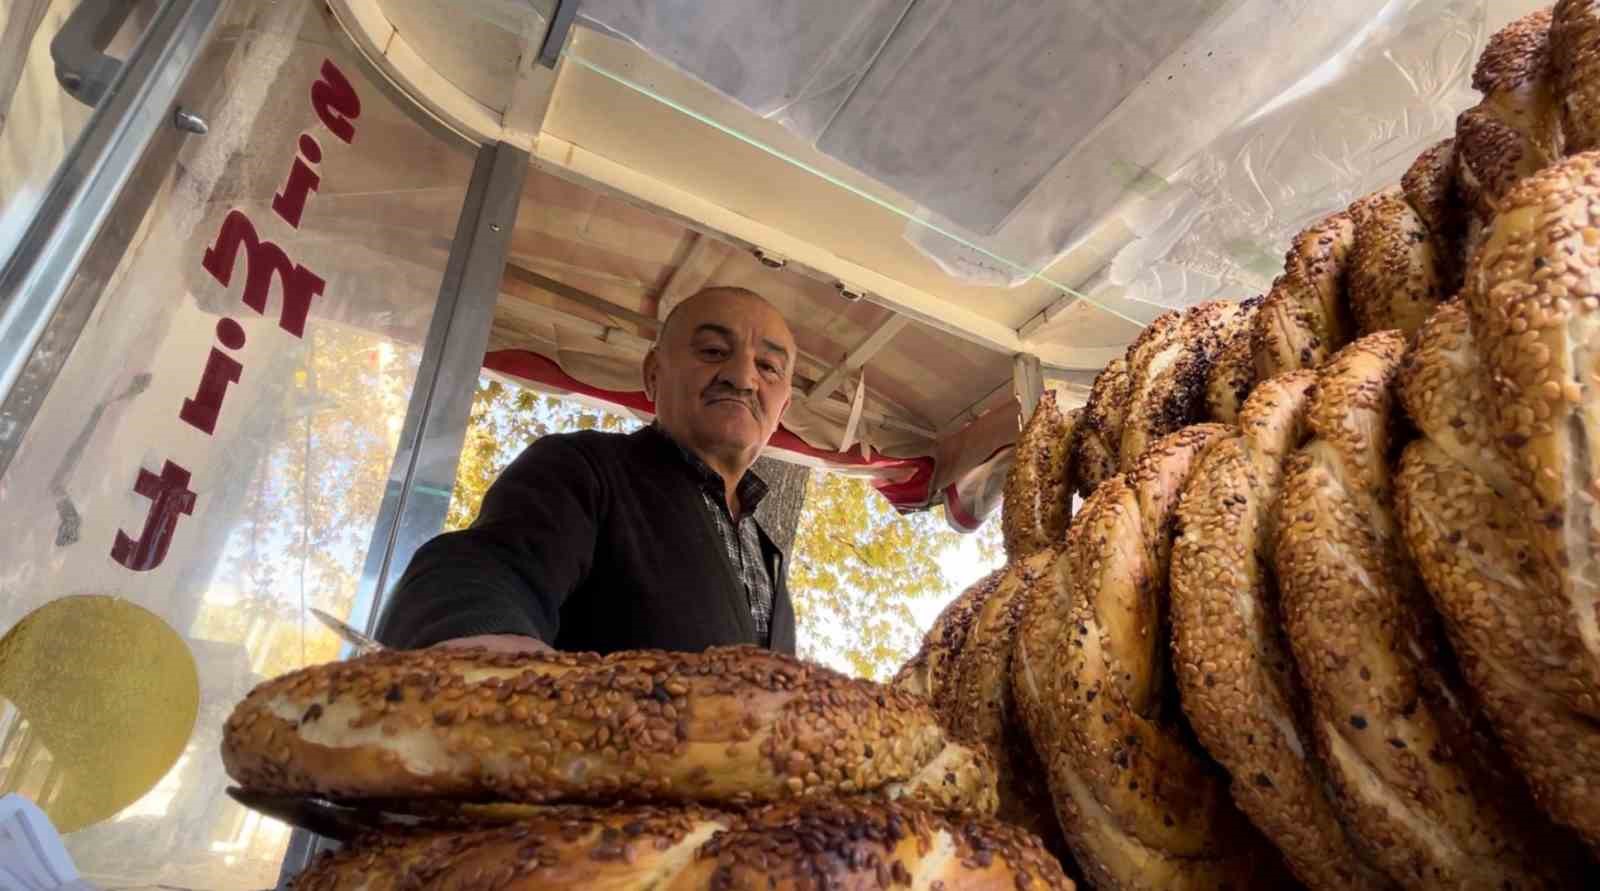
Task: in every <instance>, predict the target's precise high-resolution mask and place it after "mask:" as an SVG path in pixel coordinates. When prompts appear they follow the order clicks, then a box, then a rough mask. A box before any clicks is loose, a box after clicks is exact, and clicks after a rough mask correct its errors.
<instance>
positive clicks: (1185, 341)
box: [1117, 300, 1250, 471]
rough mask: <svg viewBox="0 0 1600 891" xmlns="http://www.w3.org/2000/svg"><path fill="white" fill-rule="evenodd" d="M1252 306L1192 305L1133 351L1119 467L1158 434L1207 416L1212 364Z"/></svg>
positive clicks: (1127, 466)
mask: <svg viewBox="0 0 1600 891" xmlns="http://www.w3.org/2000/svg"><path fill="white" fill-rule="evenodd" d="M1249 311H1250V309H1249V308H1247V307H1245V306H1244V305H1243V304H1240V303H1234V302H1229V301H1221V300H1218V301H1212V302H1210V303H1202V304H1200V305H1198V306H1192V307H1190V308H1189V309H1186V310H1184V311H1183V313H1182V314H1181V315H1180V316H1179V317H1178V321H1177V325H1176V326H1175V327H1174V328H1173V329H1172V331H1171V334H1170V336H1166V337H1152V338H1150V339H1149V340H1148V341H1144V342H1143V343H1141V344H1136V345H1135V347H1134V348H1133V349H1132V350H1130V351H1129V353H1128V378H1129V380H1130V381H1131V385H1130V387H1129V392H1128V411H1127V417H1126V418H1124V419H1123V422H1122V445H1121V446H1120V447H1119V448H1118V450H1117V457H1118V459H1119V462H1118V469H1119V470H1122V471H1128V470H1132V469H1133V464H1134V462H1135V461H1137V460H1138V459H1139V456H1140V455H1143V454H1144V453H1145V450H1146V449H1148V448H1149V447H1150V446H1151V445H1153V444H1154V443H1155V441H1156V440H1158V439H1160V438H1161V437H1163V436H1166V435H1167V434H1169V433H1175V432H1177V431H1178V430H1179V429H1180V428H1182V427H1186V426H1188V425H1189V424H1192V423H1194V422H1196V421H1199V420H1200V419H1201V418H1203V417H1204V416H1205V413H1206V378H1207V377H1208V376H1209V375H1210V374H1211V365H1212V363H1213V362H1215V361H1216V358H1217V353H1219V352H1221V350H1222V345H1223V343H1224V341H1225V338H1226V335H1227V334H1228V333H1229V330H1230V325H1231V324H1232V322H1233V320H1234V319H1236V318H1238V317H1239V316H1240V315H1243V314H1245V313H1247V312H1249ZM1158 322H1159V320H1158ZM1154 324H1155V323H1152V327H1154ZM1141 340H1143V338H1141Z"/></svg>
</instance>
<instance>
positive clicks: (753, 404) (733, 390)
mask: <svg viewBox="0 0 1600 891" xmlns="http://www.w3.org/2000/svg"><path fill="white" fill-rule="evenodd" d="M700 398H701V399H702V400H704V401H705V404H707V405H710V404H711V403H713V402H722V401H723V400H727V401H730V402H737V403H739V404H740V405H743V406H744V407H745V408H748V409H750V413H751V414H752V415H755V416H756V417H757V418H760V417H761V404H760V403H759V402H757V401H756V398H755V395H754V394H753V393H751V392H750V391H748V390H741V389H739V388H737V387H732V386H729V385H728V384H725V383H721V382H717V383H713V384H712V385H711V386H709V387H706V388H705V390H703V391H702V392H701V393H700Z"/></svg>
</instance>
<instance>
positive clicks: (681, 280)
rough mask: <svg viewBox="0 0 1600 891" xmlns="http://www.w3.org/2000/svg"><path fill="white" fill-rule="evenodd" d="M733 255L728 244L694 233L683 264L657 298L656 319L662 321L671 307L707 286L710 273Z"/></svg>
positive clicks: (670, 310)
mask: <svg viewBox="0 0 1600 891" xmlns="http://www.w3.org/2000/svg"><path fill="white" fill-rule="evenodd" d="M732 253H733V246H732V245H730V244H728V243H727V242H724V241H718V240H717V239H715V238H712V237H711V236H709V235H704V234H701V233H695V235H694V243H693V244H691V245H689V251H688V253H686V254H684V256H683V262H682V263H679V264H678V268H677V269H674V270H672V277H671V278H669V279H667V286H666V287H665V288H662V289H661V293H660V294H657V295H656V318H658V319H661V320H663V321H665V320H666V318H667V313H670V312H672V310H673V308H674V307H676V306H677V305H678V304H680V303H682V302H683V301H684V300H685V299H687V298H689V297H691V296H693V295H694V293H695V292H696V291H698V290H700V289H701V288H704V287H705V286H706V283H708V282H710V281H711V276H712V274H713V273H715V272H716V271H717V269H718V268H719V267H720V266H722V264H723V263H724V262H726V261H727V259H728V255H729V254H732Z"/></svg>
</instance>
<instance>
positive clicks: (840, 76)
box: [583, 0, 1540, 321]
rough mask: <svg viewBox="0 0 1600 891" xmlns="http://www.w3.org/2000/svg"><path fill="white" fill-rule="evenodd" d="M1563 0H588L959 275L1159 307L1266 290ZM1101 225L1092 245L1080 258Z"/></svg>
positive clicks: (1441, 126) (598, 19) (1395, 172)
mask: <svg viewBox="0 0 1600 891" xmlns="http://www.w3.org/2000/svg"><path fill="white" fill-rule="evenodd" d="M1539 5H1540V4H1538V3H1536V2H1531V0H1349V2H1345V3H1335V4H1330V3H1313V2H1307V0H1204V2H1193V3H1183V4H1173V3H1150V4H1102V3H1096V2H1092V0H1068V2H1056V3H992V2H986V3H956V2H953V0H948V2H924V3H916V4H907V3H905V2H901V0H881V2H868V3H843V2H822V3H812V4H797V3H783V2H774V0H768V2H747V0H746V2H733V0H724V2H713V3H699V4H690V3H681V2H674V3H646V2H643V0H588V2H586V3H585V4H584V7H583V15H584V16H585V17H586V19H587V20H588V21H589V23H590V24H591V25H594V26H597V27H600V28H603V29H605V30H609V31H610V32H612V33H614V34H617V35H620V36H622V37H624V38H626V39H629V40H632V41H633V42H635V43H636V44H637V45H639V46H640V47H642V48H643V49H645V50H646V51H648V52H650V53H652V54H654V55H656V56H657V57H659V58H662V59H664V60H666V61H668V62H669V63H671V64H673V65H675V66H676V67H678V68H680V69H681V70H683V71H685V72H686V73H688V74H690V75H692V76H694V77H696V78H698V79H699V80H701V81H703V82H705V83H706V84H708V85H710V86H711V87H713V88H714V89H716V90H718V91H720V92H722V93H724V94H725V95H727V96H729V97H732V98H733V99H735V100H736V101H738V102H739V103H741V104H742V105H744V106H745V107H746V108H747V109H749V110H750V111H752V112H754V113H756V114H758V115H761V116H763V117H766V118H770V119H773V120H776V121H778V122H780V123H782V124H783V125H784V126H785V127H787V128H788V129H789V130H791V131H793V132H795V133H797V134H798V135H800V136H802V137H803V138H805V139H807V140H809V141H810V142H811V143H812V145H813V146H814V147H815V148H816V149H817V150H818V151H819V152H820V153H822V154H824V155H827V156H829V157H831V158H833V159H835V160H838V161H842V162H844V163H846V164H848V165H849V166H851V167H852V168H854V169H855V170H857V171H859V172H861V173H863V174H865V175H867V176H869V177H871V178H872V179H874V180H876V181H878V182H880V183H882V184H884V185H886V186H889V187H891V188H892V189H894V190H895V191H896V192H897V193H899V195H900V196H901V199H902V200H901V201H899V202H898V203H897V209H898V210H899V211H901V212H902V213H903V214H904V215H905V216H907V217H908V218H910V222H909V223H908V227H907V237H908V238H909V239H910V240H911V241H912V242H913V243H914V244H916V245H917V246H918V248H919V249H921V250H922V251H923V252H924V253H925V254H927V255H928V256H930V257H932V258H933V259H934V260H935V261H936V262H937V263H938V264H939V265H940V267H941V268H943V270H944V271H945V272H946V273H947V274H950V275H952V276H955V277H957V278H960V279H963V280H966V281H969V282H975V283H981V284H989V285H1006V286H1014V285H1017V284H1020V283H1022V282H1024V281H1027V280H1028V279H1030V278H1033V277H1036V276H1037V277H1040V278H1043V279H1045V280H1047V281H1049V282H1050V283H1051V284H1053V285H1055V286H1057V287H1059V288H1061V289H1062V290H1064V291H1068V292H1077V293H1080V294H1085V295H1086V296H1088V297H1089V298H1090V299H1091V300H1093V301H1094V302H1095V303H1097V304H1099V305H1101V306H1103V307H1105V308H1107V309H1109V310H1111V311H1112V312H1115V313H1117V314H1118V315H1122V316H1125V317H1127V318H1130V319H1133V320H1136V321H1145V320H1148V318H1150V317H1152V316H1153V315H1155V314H1156V313H1158V312H1159V311H1161V310H1162V309H1164V308H1168V307H1175V306H1184V305H1188V304H1192V303H1194V302H1196V301H1199V300H1203V299H1208V298H1216V297H1228V298H1238V297H1244V296H1249V295H1250V294H1253V293H1257V292H1259V291H1261V290H1262V289H1264V288H1265V287H1266V286H1267V285H1268V284H1270V281H1271V278H1272V276H1273V274H1274V273H1275V272H1276V269H1277V266H1278V264H1279V263H1280V262H1281V257H1282V251H1283V249H1284V246H1285V245H1286V243H1287V242H1288V240H1289V238H1290V237H1291V236H1292V235H1293V233H1294V232H1295V231H1296V230H1297V229H1299V228H1300V227H1302V226H1304V225H1306V224H1307V223H1309V222H1311V221H1312V220H1313V219H1315V218H1316V217H1318V216H1320V215H1322V214H1325V213H1328V212H1330V211H1332V210H1335V209H1337V208H1340V207H1342V206H1344V205H1345V204H1347V203H1348V202H1349V201H1350V200H1351V199H1353V198H1355V197H1357V196H1359V195H1360V194H1362V193H1364V192H1366V191H1370V190H1372V189H1374V188H1377V187H1379V186H1381V185H1384V184H1388V183H1392V182H1394V181H1395V180H1397V179H1398V178H1399V176H1400V175H1401V173H1403V172H1404V170H1405V168H1406V166H1407V165H1408V164H1409V163H1410V161H1411V160H1412V159H1413V158H1414V157H1415V156H1416V155H1417V154H1419V153H1420V152H1422V151H1423V150H1424V149H1426V148H1427V147H1428V146H1429V145H1431V144H1432V143H1433V142H1434V141H1436V140H1438V139H1440V138H1443V137H1444V136H1447V135H1449V133H1450V131H1451V129H1452V125H1453V123H1454V120H1455V116H1456V114H1457V113H1459V112H1460V111H1461V110H1462V109H1464V108H1466V107H1468V106H1470V105H1471V104H1472V103H1473V102H1474V101H1475V94H1474V93H1473V92H1472V91H1471V89H1470V75H1471V69H1472V66H1473V63H1474V60H1475V59H1476V57H1477V55H1478V53H1479V52H1480V51H1481V50H1482V48H1483V45H1484V43H1485V41H1486V40H1487V38H1488V36H1489V33H1490V28H1492V27H1498V26H1499V25H1501V24H1503V23H1504V22H1506V21H1508V20H1509V19H1510V18H1513V17H1515V16H1516V15H1519V14H1521V13H1523V12H1526V11H1530V10H1532V9H1534V8H1537V7H1538V6H1539ZM617 74H618V76H620V77H624V78H625V77H626V76H627V73H626V72H617ZM719 123H720V124H723V125H725V126H727V127H728V128H729V129H732V130H736V131H737V130H740V129H741V128H740V126H739V123H738V122H737V121H719ZM1090 242H1093V243H1094V250H1095V256H1094V257H1093V258H1092V261H1087V260H1085V259H1083V258H1075V257H1074V256H1073V254H1074V251H1076V250H1079V249H1080V248H1084V247H1085V246H1086V245H1087V244H1089V243H1090ZM1108 244H1109V245H1111V246H1112V247H1111V249H1110V250H1109V251H1108V250H1107V245H1108Z"/></svg>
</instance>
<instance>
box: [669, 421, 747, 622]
mask: <svg viewBox="0 0 1600 891" xmlns="http://www.w3.org/2000/svg"><path fill="white" fill-rule="evenodd" d="M656 429H658V430H660V427H657V428H656ZM661 434H662V435H663V436H666V435H667V433H666V431H665V430H661ZM668 438H669V439H671V437H670V436H669V437H668ZM673 444H674V445H677V446H678V451H679V452H680V453H682V454H683V460H685V461H687V462H688V463H689V466H690V467H691V468H693V469H694V472H695V474H696V476H698V477H699V479H700V496H701V497H702V498H703V499H705V504H706V511H707V512H709V513H710V514H711V521H712V523H713V524H715V525H716V527H717V531H718V532H720V533H721V534H722V544H723V547H725V548H726V549H727V554H728V562H729V563H730V564H732V566H733V574H734V576H735V577H736V578H738V579H739V580H740V581H741V582H743V583H744V593H745V598H746V599H747V600H748V601H749V603H750V618H751V619H753V620H754V621H755V626H756V641H757V642H758V643H760V644H761V645H763V646H765V645H766V644H767V643H768V642H769V640H770V639H771V637H770V635H771V629H772V570H771V569H770V568H769V567H768V566H767V564H766V561H765V560H763V559H762V556H761V536H760V535H759V534H758V533H757V532H756V505H758V504H760V503H761V499H763V498H765V497H767V484H766V483H765V482H764V481H763V480H762V479H761V477H758V476H756V475H755V474H754V473H751V472H750V471H745V475H744V477H743V478H742V479H740V480H739V485H738V486H737V487H735V489H734V493H735V494H736V495H737V496H738V499H739V509H740V510H741V511H742V513H741V514H740V516H739V519H738V520H737V521H736V520H734V518H733V515H732V514H731V513H730V512H729V511H728V502H727V499H726V498H725V497H724V494H725V489H724V487H725V485H726V484H725V483H724V482H723V479H722V477H720V476H718V475H717V472H716V471H714V470H712V469H711V468H710V467H708V466H707V465H706V462H704V461H702V460H700V457H699V456H698V455H696V454H695V453H693V452H691V451H689V450H688V449H686V448H684V447H683V446H682V445H678V442H677V440H673Z"/></svg>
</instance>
